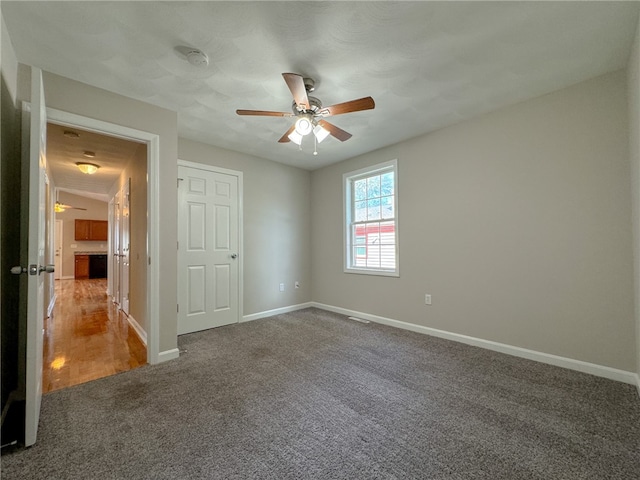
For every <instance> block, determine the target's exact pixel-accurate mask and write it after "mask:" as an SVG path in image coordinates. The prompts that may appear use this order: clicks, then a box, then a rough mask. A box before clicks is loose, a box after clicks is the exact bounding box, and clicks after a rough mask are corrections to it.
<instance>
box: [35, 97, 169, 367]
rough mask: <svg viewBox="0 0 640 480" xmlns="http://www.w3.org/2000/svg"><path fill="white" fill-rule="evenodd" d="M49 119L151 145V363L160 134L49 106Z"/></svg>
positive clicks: (156, 308) (151, 359)
mask: <svg viewBox="0 0 640 480" xmlns="http://www.w3.org/2000/svg"><path fill="white" fill-rule="evenodd" d="M47 117H48V120H49V121H50V122H52V123H56V124H59V125H65V126H70V127H78V128H83V129H85V130H89V131H92V132H96V133H103V134H107V135H111V136H114V137H119V138H124V139H129V140H135V141H138V142H140V141H142V142H145V143H146V144H147V175H148V178H149V181H148V188H147V209H148V215H147V244H148V246H147V248H148V255H149V259H148V263H149V264H148V265H147V267H148V268H147V312H149V319H148V320H149V331H148V332H147V341H148V343H147V362H148V363H150V364H155V363H159V361H160V324H159V318H160V276H159V274H158V268H159V266H160V252H159V245H160V209H159V205H160V192H159V182H160V136H159V135H157V134H154V133H149V132H144V131H142V130H137V129H134V128H130V127H125V126H122V125H116V124H115V123H109V122H104V121H102V120H96V119H93V118H89V117H85V116H82V115H77V114H75V113H69V112H64V111H62V110H56V109H52V108H48V109H47Z"/></svg>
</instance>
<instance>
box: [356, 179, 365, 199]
mask: <svg viewBox="0 0 640 480" xmlns="http://www.w3.org/2000/svg"><path fill="white" fill-rule="evenodd" d="M353 198H354V200H365V199H366V198H367V179H366V178H363V179H362V180H356V181H355V182H353Z"/></svg>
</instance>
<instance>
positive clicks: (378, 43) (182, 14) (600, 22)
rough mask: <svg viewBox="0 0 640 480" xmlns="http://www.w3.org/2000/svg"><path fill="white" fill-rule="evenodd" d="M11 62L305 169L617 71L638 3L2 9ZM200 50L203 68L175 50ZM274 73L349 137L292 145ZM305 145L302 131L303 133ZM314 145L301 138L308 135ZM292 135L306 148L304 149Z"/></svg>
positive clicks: (198, 135)
mask: <svg viewBox="0 0 640 480" xmlns="http://www.w3.org/2000/svg"><path fill="white" fill-rule="evenodd" d="M1 8H2V12H3V15H4V18H5V21H6V24H7V28H8V30H9V34H10V37H11V39H12V41H13V44H14V48H15V50H16V54H17V57H18V60H19V61H20V62H22V63H26V64H30V65H35V66H38V67H41V68H43V69H44V70H47V71H50V72H53V73H57V74H59V75H63V76H66V77H69V78H72V79H75V80H79V81H82V82H85V83H88V84H91V85H95V86H98V87H101V88H105V89H107V90H110V91H113V92H117V93H120V94H122V95H126V96H129V97H133V98H136V99H139V100H143V101H145V102H149V103H152V104H155V105H159V106H162V107H165V108H168V109H171V110H174V111H177V112H178V122H179V135H180V136H181V137H184V138H188V139H192V140H198V141H201V142H205V143H209V144H212V145H217V146H220V147H224V148H229V149H232V150H236V151H239V152H245V153H248V154H253V155H257V156H260V157H264V158H268V159H271V160H275V161H278V162H283V163H287V164H291V165H295V166H299V167H302V168H306V169H315V168H318V167H320V166H323V165H327V164H331V163H334V162H337V161H340V160H344V159H346V158H350V157H353V156H355V155H358V154H362V153H365V152H368V151H372V150H375V149H378V148H381V147H383V146H386V145H390V144H393V143H396V142H399V141H401V140H405V139H407V138H411V137H415V136H418V135H421V134H424V133H426V132H429V131H433V130H435V129H438V128H441V127H443V126H446V125H450V124H453V123H456V122H459V121H461V120H463V119H467V118H471V117H473V116H476V115H479V114H482V113H485V112H488V111H491V110H495V109H497V108H500V107H503V106H506V105H509V104H513V103H516V102H519V101H522V100H526V99H529V98H532V97H536V96H539V95H542V94H545V93H548V92H551V91H554V90H557V89H559V88H563V87H566V86H569V85H572V84H574V83H577V82H580V81H582V80H585V79H588V78H591V77H594V76H597V75H601V74H604V73H606V72H609V71H612V70H616V69H619V68H623V67H624V66H625V65H626V61H627V57H628V54H629V49H630V45H631V41H632V37H633V34H634V29H635V26H636V24H637V18H638V3H636V2H512V3H510V2H400V3H391V2H95V1H91V2H10V1H6V0H5V1H2V4H1ZM176 46H189V47H195V48H199V49H201V50H203V51H204V52H205V53H206V54H207V55H208V57H209V60H210V63H209V66H208V67H206V68H198V67H194V66H192V65H190V64H189V63H188V62H187V61H186V60H185V58H184V56H182V54H180V53H179V51H177V50H176V49H175V47H176ZM282 72H294V73H299V74H302V75H304V76H310V77H313V78H314V79H315V80H316V91H315V92H314V96H317V97H318V98H320V99H321V100H322V102H323V104H324V105H331V104H335V103H340V102H344V101H348V100H352V99H355V98H360V97H363V96H368V95H370V96H372V97H373V98H374V99H375V102H376V108H375V110H369V111H363V112H357V113H351V114H347V115H340V116H336V117H332V118H331V119H330V120H331V121H332V123H334V124H335V125H337V126H338V127H340V128H342V129H344V130H347V131H348V132H350V133H352V134H353V137H352V138H351V139H350V140H348V141H347V142H344V143H341V142H339V141H338V140H336V139H334V138H329V139H327V140H325V141H324V142H323V143H322V144H321V145H319V147H318V150H319V155H318V156H313V155H312V152H313V145H312V141H308V142H306V141H305V142H303V145H302V147H303V149H302V151H300V150H299V149H298V147H297V146H296V145H295V144H293V143H288V144H279V143H277V140H278V139H279V138H280V137H281V136H282V134H283V133H284V132H285V131H286V130H287V129H288V127H289V126H290V124H291V121H292V120H291V119H290V118H276V117H239V116H237V115H236V114H235V110H236V109H238V108H242V109H258V110H277V111H289V110H290V108H291V101H292V99H291V94H290V92H289V90H288V89H287V86H286V84H285V82H284V81H283V79H282V76H281V73H282ZM307 138H309V137H307ZM311 138H312V136H311ZM305 140H306V139H305Z"/></svg>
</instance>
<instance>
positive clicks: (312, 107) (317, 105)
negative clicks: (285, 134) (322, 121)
mask: <svg viewBox="0 0 640 480" xmlns="http://www.w3.org/2000/svg"><path fill="white" fill-rule="evenodd" d="M308 99H309V109H308V110H304V109H303V110H299V109H298V104H296V102H295V101H294V102H293V104H292V105H291V109H292V110H293V113H295V114H296V115H303V114H305V113H311V114H313V115H315V114H316V113H318V112H319V111H320V110H321V109H322V102H321V101H320V99H319V98H316V97H311V96H309V97H308Z"/></svg>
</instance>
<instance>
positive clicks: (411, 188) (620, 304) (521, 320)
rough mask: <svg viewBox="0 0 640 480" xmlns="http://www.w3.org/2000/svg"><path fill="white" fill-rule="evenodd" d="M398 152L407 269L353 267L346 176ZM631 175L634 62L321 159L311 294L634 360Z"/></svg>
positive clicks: (609, 362)
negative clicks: (629, 84) (346, 262)
mask: <svg viewBox="0 0 640 480" xmlns="http://www.w3.org/2000/svg"><path fill="white" fill-rule="evenodd" d="M393 158H397V159H398V163H399V166H398V169H399V224H400V226H399V241H400V278H389V277H375V276H362V275H354V274H345V273H343V248H342V245H343V226H342V218H343V214H342V209H343V207H342V174H343V173H344V172H348V171H352V170H355V169H358V168H360V167H363V166H366V165H373V164H376V163H379V162H381V161H385V160H389V159H393ZM629 175H630V171H629V161H628V138H627V106H626V95H625V74H624V72H622V71H620V72H616V73H612V74H609V75H605V76H602V77H599V78H596V79H593V80H590V81H587V82H584V83H581V84H578V85H575V86H573V87H570V88H567V89H564V90H561V91H558V92H555V93H552V94H549V95H545V96H543V97H540V98H537V99H534V100H531V101H527V102H523V103H520V104H517V105H515V106H512V107H509V108H505V109H502V110H499V111H497V112H494V113H490V114H487V115H484V116H482V117H480V118H477V119H474V120H470V121H466V122H463V123H460V124H458V125H455V126H451V127H448V128H444V129H442V130H439V131H437V132H434V133H431V134H428V135H425V136H422V137H419V138H415V139H413V140H409V141H405V142H402V143H399V144H397V145H394V146H391V147H388V148H385V149H382V150H379V151H376V152H373V153H370V154H366V155H363V156H360V157H357V158H354V159H351V160H348V161H345V162H342V163H340V164H337V165H333V166H330V167H327V168H323V169H320V170H316V171H314V172H313V174H312V211H311V218H312V219H313V222H312V246H311V251H312V271H313V292H312V298H313V300H314V301H316V302H320V303H324V304H328V305H333V306H337V307H342V308H347V309H351V310H356V311H361V312H366V313H370V314H374V315H379V316H383V317H388V318H392V319H396V320H401V321H404V322H409V323H413V324H416V325H421V326H427V327H432V328H436V329H441V330H446V331H449V332H454V333H459V334H464V335H469V336H473V337H478V338H482V339H486V340H492V341H496V342H501V343H505V344H509V345H514V346H518V347H523V348H527V349H531V350H536V351H540V352H545V353H549V354H555V355H560V356H563V357H568V358H573V359H578V360H583V361H586V362H592V363H595V364H599V365H605V366H610V367H614V368H619V369H623V370H634V369H635V345H634V335H635V334H634V319H633V291H632V277H633V273H632V245H631V224H630V222H629V218H630V217H631V203H630V195H631V192H630V184H629ZM425 293H430V294H431V295H432V296H433V305H432V306H425V305H424V294H425Z"/></svg>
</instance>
